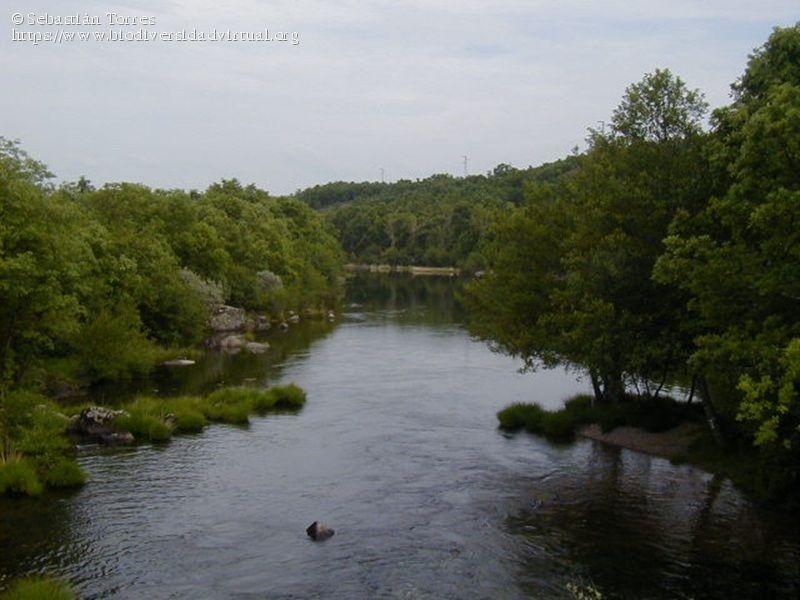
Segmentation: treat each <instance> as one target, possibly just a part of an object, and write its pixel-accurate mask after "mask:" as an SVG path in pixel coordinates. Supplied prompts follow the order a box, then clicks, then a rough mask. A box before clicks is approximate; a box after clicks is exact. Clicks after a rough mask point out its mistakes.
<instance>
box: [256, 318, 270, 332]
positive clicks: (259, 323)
mask: <svg viewBox="0 0 800 600" xmlns="http://www.w3.org/2000/svg"><path fill="white" fill-rule="evenodd" d="M270 327H271V325H270V324H269V318H268V317H267V316H266V315H258V316H257V317H256V319H255V323H254V326H253V329H254V330H255V331H267V330H268V329H269V328H270Z"/></svg>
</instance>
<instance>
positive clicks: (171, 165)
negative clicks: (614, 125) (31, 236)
mask: <svg viewBox="0 0 800 600" xmlns="http://www.w3.org/2000/svg"><path fill="white" fill-rule="evenodd" d="M19 10H20V12H25V13H27V12H30V11H33V12H39V13H41V12H44V11H49V12H51V13H52V14H64V13H65V10H64V8H63V5H62V3H60V2H53V1H51V2H27V3H26V4H25V8H24V9H19ZM78 11H79V12H87V13H90V14H100V15H104V13H105V12H107V11H113V12H117V13H119V14H127V15H134V14H154V15H155V16H156V21H157V25H156V26H155V27H154V28H153V29H154V30H158V31H175V30H181V29H187V30H191V29H193V28H197V29H198V30H201V31H208V30H210V29H211V28H218V29H220V30H224V29H228V28H230V29H232V30H234V31H259V30H263V29H264V28H269V29H270V30H272V31H273V32H274V31H289V32H292V31H297V32H299V34H300V41H301V43H300V45H299V46H292V45H290V44H274V43H261V44H259V43H256V42H250V43H248V42H219V43H215V42H203V43H201V42H184V43H159V42H155V43H143V42H142V43H137V42H130V43H92V42H89V43H85V44H81V43H72V44H60V45H56V44H50V45H46V44H42V45H39V46H36V47H33V46H31V45H29V44H24V43H20V42H11V41H9V40H10V37H11V34H10V27H9V31H8V32H7V33H6V34H5V35H4V37H3V38H2V41H0V68H1V69H2V71H0V73H1V74H0V82H1V83H2V84H3V85H4V88H5V89H13V90H14V92H15V93H13V94H4V95H3V96H2V97H1V98H0V111H2V113H1V114H3V115H9V116H12V115H13V118H12V119H6V120H5V121H4V123H3V127H2V130H0V134H3V135H6V136H9V137H18V138H21V139H22V140H23V143H24V145H25V146H26V147H27V148H28V149H29V151H30V152H32V153H33V154H34V155H35V156H37V157H38V158H41V159H42V160H44V161H45V162H47V163H48V164H49V165H50V166H51V169H52V170H54V171H55V172H57V173H59V174H60V175H61V176H62V177H65V178H69V179H74V178H77V177H78V176H80V175H82V174H85V175H87V176H88V177H89V178H90V179H92V180H93V181H95V182H100V183H101V182H105V181H115V180H137V181H142V182H145V183H148V184H151V185H157V186H162V187H176V186H180V187H204V186H205V185H207V184H208V183H210V182H211V181H214V180H216V179H219V178H221V177H231V176H236V177H239V178H240V179H242V180H244V181H247V182H250V181H252V182H255V183H257V184H259V185H262V186H265V187H267V188H268V189H270V190H272V191H275V192H290V191H293V190H294V189H296V188H298V187H301V186H305V185H311V184H314V183H317V182H321V181H328V180H334V179H347V180H350V179H353V180H357V179H375V178H377V177H378V176H379V170H380V168H384V169H386V172H387V175H388V176H389V177H392V178H400V177H422V176H426V175H428V174H430V173H432V172H435V171H449V172H453V173H458V172H459V170H460V160H461V156H462V155H463V154H467V155H469V156H470V164H471V165H472V169H473V170H474V171H485V170H488V169H490V168H491V167H492V166H494V165H495V164H497V163H500V162H509V163H511V164H515V165H519V166H524V165H527V164H536V163H539V162H542V161H546V160H553V159H555V158H558V157H559V156H563V155H564V154H566V153H567V152H568V151H569V149H570V148H571V147H573V146H574V145H575V144H579V143H581V142H582V140H583V138H584V133H585V130H586V127H587V126H593V125H595V124H596V122H597V121H598V120H601V119H607V118H608V115H609V114H610V112H611V110H612V109H613V107H614V106H615V104H616V103H617V102H618V100H619V97H620V95H621V94H622V92H623V90H624V88H625V86H626V85H627V84H628V83H630V82H632V81H634V80H636V79H638V78H639V77H641V75H642V74H643V73H644V72H646V71H650V70H652V69H653V68H655V67H661V66H667V67H670V68H672V69H673V70H674V71H676V72H678V73H679V74H680V75H681V76H682V77H684V79H686V80H687V82H688V83H689V84H690V85H692V86H697V87H700V88H702V89H703V90H704V91H705V92H706V93H707V96H708V98H709V100H710V101H711V102H712V104H717V105H718V104H721V103H724V102H725V101H726V98H727V94H728V86H729V84H730V83H731V82H732V81H733V80H734V79H735V78H736V77H737V76H738V75H739V74H740V73H741V71H742V70H743V68H744V66H745V63H746V59H747V55H748V53H749V52H750V51H751V50H752V49H753V48H754V47H755V46H757V45H760V44H761V43H763V42H764V41H765V39H766V37H767V36H768V35H769V32H770V30H771V28H772V27H773V26H774V25H778V24H783V25H786V24H791V23H792V22H793V21H792V20H793V19H794V18H795V17H794V15H795V14H796V3H795V2H794V1H792V2H777V1H774V2H766V3H761V4H759V5H758V6H756V5H754V4H752V3H747V2H739V1H735V2H730V1H727V2H722V1H711V2H703V3H698V2H694V1H688V0H680V1H677V2H670V3H664V2H636V3H631V2H623V1H621V0H613V1H602V2H599V1H578V0H563V1H561V2H557V1H544V0H538V1H524V2H523V1H515V0H498V1H496V2H491V3H487V2H483V1H481V2H479V1H477V0H476V1H473V0H461V1H458V2H456V1H446V0H425V1H422V0H411V1H385V0H380V1H366V2H364V1H361V2H355V1H351V0H343V1H340V2H328V1H326V2H322V1H318V0H269V1H266V0H265V1H256V0H245V1H241V2H230V1H229V2H210V1H206V0H191V1H189V0H172V1H170V2H162V1H158V2H156V1H154V0H139V1H134V0H129V1H128V2H125V3H103V2H91V3H86V4H85V5H82V6H81V7H79V8H78ZM8 12H9V13H11V12H14V9H13V7H12V8H11V9H10V10H9V11H8ZM70 12H74V10H71V11H70ZM0 16H2V17H3V18H8V16H10V15H6V16H3V15H0ZM6 22H9V21H8V20H7V21H6Z"/></svg>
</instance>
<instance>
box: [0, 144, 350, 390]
mask: <svg viewBox="0 0 800 600" xmlns="http://www.w3.org/2000/svg"><path fill="white" fill-rule="evenodd" d="M52 178H53V176H52V175H51V174H50V173H49V172H48V170H47V168H46V167H45V165H43V164H42V163H40V162H38V161H36V160H35V159H33V158H31V157H30V156H28V155H27V154H26V153H25V151H24V150H23V149H22V148H21V147H20V145H19V144H18V143H17V142H14V141H9V140H5V139H3V140H0V224H1V225H0V249H1V252H2V253H1V254H0V368H2V371H0V375H1V376H0V391H7V390H10V389H13V388H18V387H34V388H38V389H44V390H47V389H52V388H53V387H54V386H57V385H58V384H59V380H63V379H66V380H67V381H74V380H84V381H89V382H94V381H100V380H110V379H124V378H128V377H132V376H136V375H141V374H143V373H146V372H147V371H149V370H150V369H151V368H152V367H153V365H154V363H155V361H156V359H157V358H158V357H159V356H161V355H163V353H164V349H169V348H180V347H185V346H194V345H196V344H198V343H199V342H200V341H201V340H202V338H203V337H204V335H205V334H206V333H207V323H208V320H209V316H210V315H211V312H212V311H213V309H214V308H215V307H217V306H219V305H222V304H226V303H227V304H231V305H234V306H237V307H242V308H244V309H246V310H249V311H254V312H261V313H266V314H271V315H278V314H280V313H281V312H282V311H284V310H286V309H293V310H301V309H305V308H312V307H316V308H321V307H326V306H333V305H334V304H335V302H336V298H337V296H338V293H339V288H340V286H341V280H340V276H341V264H342V256H341V251H340V249H339V244H338V242H337V241H336V238H335V237H334V235H333V231H332V229H331V228H330V227H329V226H328V225H326V223H325V222H324V221H323V219H321V218H320V216H319V215H318V214H316V213H315V212H314V211H313V210H311V209H310V208H309V207H308V206H307V205H305V204H304V203H302V202H300V201H298V200H295V199H291V198H274V197H271V196H270V195H269V194H268V193H267V192H265V191H263V190H260V189H258V188H256V187H255V186H252V185H250V186H243V185H242V184H240V183H239V182H237V181H235V180H223V181H221V182H219V183H216V184H213V185H211V186H210V187H209V188H208V189H206V190H205V191H203V192H197V191H183V190H154V189H150V188H148V187H146V186H143V185H138V184H132V183H118V184H117V183H115V184H108V185H104V186H103V187H101V188H99V189H95V188H94V187H93V186H92V185H91V183H89V182H88V181H87V180H86V179H81V180H79V181H78V182H74V183H64V184H61V185H58V186H56V185H54V184H52V183H51V180H52Z"/></svg>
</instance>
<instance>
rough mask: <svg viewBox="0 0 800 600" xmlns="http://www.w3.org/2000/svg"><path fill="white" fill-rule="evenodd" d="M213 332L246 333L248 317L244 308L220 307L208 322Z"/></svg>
mask: <svg viewBox="0 0 800 600" xmlns="http://www.w3.org/2000/svg"><path fill="white" fill-rule="evenodd" d="M208 326H209V327H210V328H211V329H212V330H213V331H217V332H219V331H244V330H245V328H246V327H247V316H246V315H245V314H244V309H243V308H237V307H235V306H220V307H218V308H217V309H216V310H215V311H214V315H213V316H212V317H211V320H210V321H209V322H208Z"/></svg>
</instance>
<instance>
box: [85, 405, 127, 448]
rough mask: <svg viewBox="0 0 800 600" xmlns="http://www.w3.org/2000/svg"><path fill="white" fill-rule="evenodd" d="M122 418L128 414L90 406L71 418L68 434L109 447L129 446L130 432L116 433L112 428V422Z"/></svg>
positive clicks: (122, 411)
mask: <svg viewBox="0 0 800 600" xmlns="http://www.w3.org/2000/svg"><path fill="white" fill-rule="evenodd" d="M122 416H128V413H127V412H126V411H124V410H112V409H110V408H104V407H102V406H90V407H89V408H84V409H83V410H82V411H81V413H80V414H79V415H77V416H76V417H73V419H72V421H71V422H70V424H69V432H70V433H71V434H72V435H75V436H78V437H80V438H82V439H84V440H87V441H91V442H100V443H102V444H108V445H109V446H115V445H119V444H130V443H131V442H133V435H131V433H130V432H127V431H117V430H116V429H115V428H114V420H115V419H117V417H122Z"/></svg>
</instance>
